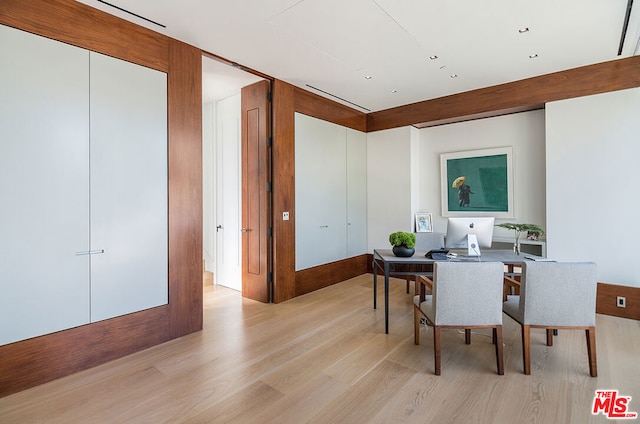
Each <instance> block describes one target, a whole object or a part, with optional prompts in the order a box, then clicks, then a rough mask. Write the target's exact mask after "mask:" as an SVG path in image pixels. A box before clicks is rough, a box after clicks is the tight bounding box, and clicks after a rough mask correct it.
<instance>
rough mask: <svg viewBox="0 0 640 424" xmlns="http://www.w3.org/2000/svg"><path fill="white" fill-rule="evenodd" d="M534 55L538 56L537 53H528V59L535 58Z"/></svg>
mask: <svg viewBox="0 0 640 424" xmlns="http://www.w3.org/2000/svg"><path fill="white" fill-rule="evenodd" d="M536 57H538V55H537V54H530V55H529V59H535V58H536Z"/></svg>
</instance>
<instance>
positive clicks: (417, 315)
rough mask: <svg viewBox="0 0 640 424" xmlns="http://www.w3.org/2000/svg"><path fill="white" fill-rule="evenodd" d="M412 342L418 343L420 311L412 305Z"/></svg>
mask: <svg viewBox="0 0 640 424" xmlns="http://www.w3.org/2000/svg"><path fill="white" fill-rule="evenodd" d="M413 343H415V344H417V345H419V344H420V311H419V310H418V307H417V306H416V305H413Z"/></svg>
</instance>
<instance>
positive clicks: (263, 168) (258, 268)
mask: <svg viewBox="0 0 640 424" xmlns="http://www.w3.org/2000/svg"><path fill="white" fill-rule="evenodd" d="M241 96H242V100H241V103H242V230H241V231H242V295H243V296H244V297H248V298H250V299H254V300H258V301H260V302H270V301H271V296H270V290H269V285H270V282H269V278H268V277H269V274H270V272H271V264H270V258H269V256H270V253H269V252H270V248H269V246H270V243H271V236H270V233H271V210H270V209H271V208H270V203H271V188H270V183H271V163H270V156H271V155H270V149H271V148H270V147H269V146H268V142H269V137H270V131H271V125H270V119H271V118H270V111H269V100H268V99H269V81H266V80H264V81H260V82H257V83H255V84H252V85H249V86H247V87H244V88H243V89H242V92H241Z"/></svg>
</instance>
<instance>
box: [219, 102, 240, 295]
mask: <svg viewBox="0 0 640 424" xmlns="http://www.w3.org/2000/svg"><path fill="white" fill-rule="evenodd" d="M215 110H216V113H215V116H216V119H215V127H216V154H215V157H216V195H215V197H216V200H215V203H216V221H217V222H216V249H215V251H216V273H215V275H216V277H215V280H216V284H220V285H222V286H225V287H229V288H231V289H234V290H238V291H241V290H242V261H241V259H242V244H241V240H242V239H241V233H240V225H241V222H240V220H241V219H240V218H241V205H242V179H241V172H240V155H241V150H240V144H241V138H240V137H241V133H240V125H241V123H240V94H237V95H234V96H231V97H228V98H226V99H223V100H220V101H218V102H217V103H216V108H215Z"/></svg>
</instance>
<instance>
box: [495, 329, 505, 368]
mask: <svg viewBox="0 0 640 424" xmlns="http://www.w3.org/2000/svg"><path fill="white" fill-rule="evenodd" d="M493 338H494V339H495V344H496V361H497V365H498V375H504V355H503V349H502V326H501V325H498V326H496V327H495V328H494V329H493Z"/></svg>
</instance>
